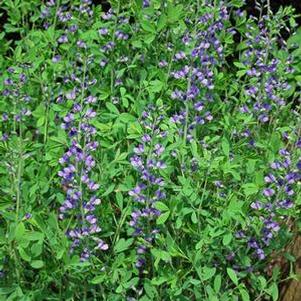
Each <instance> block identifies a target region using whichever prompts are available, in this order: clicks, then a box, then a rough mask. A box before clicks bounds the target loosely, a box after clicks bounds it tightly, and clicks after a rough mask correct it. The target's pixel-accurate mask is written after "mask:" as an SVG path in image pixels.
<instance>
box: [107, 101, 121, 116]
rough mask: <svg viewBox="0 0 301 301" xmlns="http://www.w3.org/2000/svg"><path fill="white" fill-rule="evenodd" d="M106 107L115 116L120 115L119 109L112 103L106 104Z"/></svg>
mask: <svg viewBox="0 0 301 301" xmlns="http://www.w3.org/2000/svg"><path fill="white" fill-rule="evenodd" d="M106 107H107V108H108V110H109V111H110V112H112V113H114V114H117V115H118V114H119V111H118V109H117V107H116V106H115V105H113V104H112V103H110V102H106Z"/></svg>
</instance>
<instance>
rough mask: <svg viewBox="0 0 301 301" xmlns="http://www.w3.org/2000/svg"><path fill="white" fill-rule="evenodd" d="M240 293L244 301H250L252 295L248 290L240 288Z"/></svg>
mask: <svg viewBox="0 0 301 301" xmlns="http://www.w3.org/2000/svg"><path fill="white" fill-rule="evenodd" d="M239 292H240V295H241V298H242V301H250V295H249V293H248V291H247V290H245V289H244V288H239Z"/></svg>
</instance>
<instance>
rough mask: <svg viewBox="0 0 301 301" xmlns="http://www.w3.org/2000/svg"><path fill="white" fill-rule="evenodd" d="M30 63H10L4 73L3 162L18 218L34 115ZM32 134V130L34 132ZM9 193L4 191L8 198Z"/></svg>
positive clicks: (1, 138) (0, 136)
mask: <svg viewBox="0 0 301 301" xmlns="http://www.w3.org/2000/svg"><path fill="white" fill-rule="evenodd" d="M29 69H30V65H24V64H19V65H17V66H14V67H9V68H7V70H6V74H4V82H3V86H4V87H3V90H2V99H3V100H4V101H3V104H4V105H3V106H2V108H1V110H3V111H2V112H0V114H1V132H0V143H1V144H3V149H4V150H5V154H4V156H3V159H2V160H1V163H2V164H4V165H5V166H6V168H7V170H8V173H9V175H10V182H11V183H10V186H11V187H12V189H9V190H6V191H7V192H8V191H11V192H12V195H11V196H10V198H8V199H9V200H11V199H13V200H14V201H15V204H13V206H14V207H15V210H16V221H18V220H19V218H20V212H21V199H22V178H23V168H24V161H25V159H26V158H28V155H27V154H26V146H27V141H26V140H27V139H26V137H25V136H26V134H29V132H28V126H29V124H30V123H29V121H30V118H29V117H30V116H31V96H30V95H29V94H28V93H29V89H28V85H29V82H28V74H29V73H30V70H29ZM30 135H31V134H29V136H30ZM5 195H6V193H5V194H4V198H5V197H6V196H5Z"/></svg>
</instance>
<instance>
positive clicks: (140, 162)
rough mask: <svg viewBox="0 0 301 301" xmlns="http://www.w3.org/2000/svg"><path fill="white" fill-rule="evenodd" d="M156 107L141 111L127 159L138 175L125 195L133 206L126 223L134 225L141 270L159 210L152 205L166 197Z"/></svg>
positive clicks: (163, 163) (162, 152)
mask: <svg viewBox="0 0 301 301" xmlns="http://www.w3.org/2000/svg"><path fill="white" fill-rule="evenodd" d="M160 111H161V108H158V107H157V106H154V105H149V106H147V109H146V110H145V111H144V112H143V113H142V117H141V125H142V128H143V129H144V135H143V136H142V138H141V142H140V144H139V145H137V146H136V147H135V148H134V153H135V154H134V155H133V156H132V157H131V159H130V162H131V165H132V166H133V167H134V168H135V170H136V171H137V172H138V179H139V180H138V183H137V185H136V187H135V188H134V189H132V190H131V191H130V192H129V195H130V196H131V197H132V198H133V201H134V208H135V209H134V211H133V212H132V214H131V221H130V226H131V227H132V228H133V229H134V233H133V235H134V237H136V238H137V243H138V247H137V255H138V259H137V262H136V267H137V268H138V269H139V270H141V271H143V270H144V269H146V268H147V261H146V258H147V254H148V253H149V250H150V249H151V248H152V245H153V244H154V241H155V238H156V234H157V233H158V229H157V228H156V226H155V224H156V219H157V218H158V216H160V211H159V210H158V209H156V202H158V201H162V200H164V199H165V198H166V194H165V192H164V186H165V181H164V179H163V177H162V175H161V171H162V170H163V169H165V168H166V167H167V165H166V163H165V161H164V153H165V147H164V145H163V141H164V138H165V137H166V134H167V133H166V131H164V130H162V129H161V127H160V126H161V123H162V120H163V119H164V116H163V115H160Z"/></svg>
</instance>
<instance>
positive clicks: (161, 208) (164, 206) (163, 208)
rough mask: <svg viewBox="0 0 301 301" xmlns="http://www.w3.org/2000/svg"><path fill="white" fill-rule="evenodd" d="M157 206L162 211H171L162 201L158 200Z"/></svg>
mask: <svg viewBox="0 0 301 301" xmlns="http://www.w3.org/2000/svg"><path fill="white" fill-rule="evenodd" d="M155 208H156V209H158V210H160V211H169V208H168V207H167V206H166V205H165V204H164V203H162V202H156V203H155Z"/></svg>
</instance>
